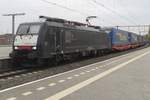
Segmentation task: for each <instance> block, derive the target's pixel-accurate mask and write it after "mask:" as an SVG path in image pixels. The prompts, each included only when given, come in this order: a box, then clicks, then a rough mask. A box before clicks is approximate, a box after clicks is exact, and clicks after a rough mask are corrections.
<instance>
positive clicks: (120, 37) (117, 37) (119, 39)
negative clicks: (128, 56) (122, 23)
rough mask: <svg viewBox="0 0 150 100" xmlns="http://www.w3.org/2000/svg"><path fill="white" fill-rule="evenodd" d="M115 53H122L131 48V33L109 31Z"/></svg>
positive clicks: (111, 29)
mask: <svg viewBox="0 0 150 100" xmlns="http://www.w3.org/2000/svg"><path fill="white" fill-rule="evenodd" d="M107 34H108V35H109V37H110V41H111V48H112V50H113V51H122V50H127V49H129V48H130V39H129V33H128V32H127V31H123V30H119V29H116V28H110V29H107Z"/></svg>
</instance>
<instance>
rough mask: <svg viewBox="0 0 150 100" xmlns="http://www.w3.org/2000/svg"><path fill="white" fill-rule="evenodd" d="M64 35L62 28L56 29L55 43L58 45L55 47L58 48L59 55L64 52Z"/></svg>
mask: <svg viewBox="0 0 150 100" xmlns="http://www.w3.org/2000/svg"><path fill="white" fill-rule="evenodd" d="M62 34H63V30H62V29H60V28H56V41H55V43H56V45H55V47H56V52H57V53H60V52H61V50H62V44H63V43H62Z"/></svg>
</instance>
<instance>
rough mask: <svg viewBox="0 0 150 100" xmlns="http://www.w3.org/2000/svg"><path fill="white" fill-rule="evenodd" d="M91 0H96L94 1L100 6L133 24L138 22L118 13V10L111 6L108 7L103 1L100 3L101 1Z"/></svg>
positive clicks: (93, 0)
mask: <svg viewBox="0 0 150 100" xmlns="http://www.w3.org/2000/svg"><path fill="white" fill-rule="evenodd" d="M91 1H92V2H94V3H95V4H97V5H99V6H101V7H103V8H105V9H106V10H108V11H110V12H112V13H113V14H115V15H118V16H119V17H120V18H123V19H125V20H126V21H128V22H130V23H133V24H135V25H136V23H135V22H134V21H133V20H131V19H129V18H128V17H126V16H123V15H121V14H120V13H118V12H117V11H115V10H113V9H111V8H109V7H106V6H105V5H104V4H102V3H100V2H97V1H96V0H91Z"/></svg>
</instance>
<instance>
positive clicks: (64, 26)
mask: <svg viewBox="0 0 150 100" xmlns="http://www.w3.org/2000/svg"><path fill="white" fill-rule="evenodd" d="M40 18H44V19H46V20H45V21H44V22H33V23H23V24H20V26H19V27H18V30H17V33H16V36H15V38H14V42H13V51H12V53H11V54H10V56H11V57H12V59H13V60H14V62H15V63H19V62H22V61H36V62H38V63H39V64H41V62H44V61H45V60H47V61H49V62H51V61H54V60H55V61H59V60H62V59H69V58H71V57H74V56H77V55H80V56H88V55H98V54H101V53H103V52H104V51H108V50H110V49H111V43H110V40H109V37H108V36H107V34H106V33H105V31H103V30H101V28H100V27H97V26H89V25H87V24H83V23H79V22H73V21H68V20H64V19H59V18H50V17H45V16H40Z"/></svg>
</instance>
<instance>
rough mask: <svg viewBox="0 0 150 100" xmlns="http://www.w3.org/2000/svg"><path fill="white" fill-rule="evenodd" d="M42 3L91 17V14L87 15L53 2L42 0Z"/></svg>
mask: <svg viewBox="0 0 150 100" xmlns="http://www.w3.org/2000/svg"><path fill="white" fill-rule="evenodd" d="M41 1H43V2H45V3H49V4H51V5H54V6H57V7H60V8H63V9H66V10H68V11H71V12H75V13H78V14H80V15H82V16H89V14H87V13H83V12H80V11H78V10H76V9H72V8H69V7H66V6H63V5H60V4H58V3H54V2H51V1H47V0H41Z"/></svg>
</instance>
